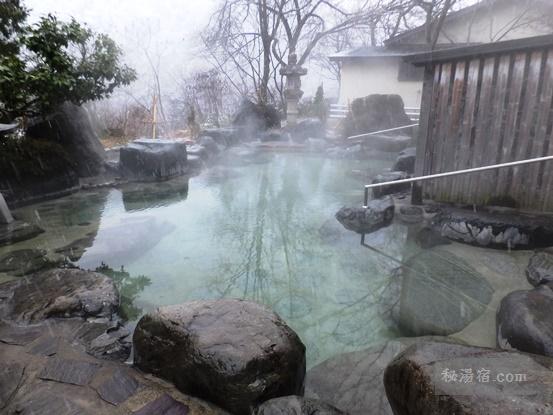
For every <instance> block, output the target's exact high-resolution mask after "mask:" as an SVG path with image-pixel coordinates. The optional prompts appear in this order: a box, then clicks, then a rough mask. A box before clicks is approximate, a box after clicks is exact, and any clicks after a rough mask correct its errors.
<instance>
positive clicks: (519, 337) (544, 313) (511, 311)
mask: <svg viewBox="0 0 553 415" xmlns="http://www.w3.org/2000/svg"><path fill="white" fill-rule="evenodd" d="M497 345H498V346H499V347H501V348H502V349H516V350H520V351H522V352H527V353H535V354H541V355H545V356H550V357H553V283H549V284H545V285H540V286H539V287H538V288H534V289H533V290H529V291H515V292H512V293H511V294H509V295H507V296H506V297H504V298H503V299H502V300H501V304H500V306H499V309H498V311H497Z"/></svg>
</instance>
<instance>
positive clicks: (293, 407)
mask: <svg viewBox="0 0 553 415" xmlns="http://www.w3.org/2000/svg"><path fill="white" fill-rule="evenodd" d="M253 415H345V412H342V411H340V410H339V409H337V408H335V407H333V406H331V405H329V404H327V403H324V402H322V401H318V400H315V399H307V398H303V397H301V396H285V397H282V398H274V399H269V400H268V401H267V402H265V403H263V404H261V405H260V406H259V407H258V408H257V409H256V410H255V411H254V412H253Z"/></svg>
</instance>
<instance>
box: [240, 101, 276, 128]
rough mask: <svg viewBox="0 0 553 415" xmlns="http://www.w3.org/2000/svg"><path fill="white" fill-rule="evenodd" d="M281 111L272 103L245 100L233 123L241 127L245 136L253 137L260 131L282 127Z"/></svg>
mask: <svg viewBox="0 0 553 415" xmlns="http://www.w3.org/2000/svg"><path fill="white" fill-rule="evenodd" d="M280 118H281V117H280V113H279V112H278V110H277V109H276V108H275V107H273V106H272V105H265V104H257V103H253V102H251V101H249V100H247V99H246V100H244V101H243V102H242V103H241V104H240V107H239V108H238V111H237V112H236V114H235V115H234V119H233V121H232V124H233V125H234V126H235V127H239V128H240V129H241V131H242V134H243V135H244V136H245V137H253V136H255V135H256V134H257V133H258V132H259V131H265V130H268V129H271V128H280Z"/></svg>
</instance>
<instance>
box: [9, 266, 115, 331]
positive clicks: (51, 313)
mask: <svg viewBox="0 0 553 415" xmlns="http://www.w3.org/2000/svg"><path fill="white" fill-rule="evenodd" d="M1 297H4V298H7V300H6V301H4V302H3V303H2V304H1V305H0V317H3V318H6V319H8V320H14V321H28V322H36V321H40V320H43V319H45V318H48V317H77V316H78V317H89V316H95V317H111V316H112V315H113V314H114V313H115V312H116V311H117V309H118V307H119V293H118V292H117V289H116V288H115V285H114V284H113V281H111V279H109V278H108V277H106V276H105V275H102V274H98V273H95V272H89V271H83V270H80V269H52V270H48V271H44V272H40V273H38V274H33V275H31V276H29V277H23V278H20V279H18V280H15V281H9V282H6V283H4V284H1V285H0V298H1Z"/></svg>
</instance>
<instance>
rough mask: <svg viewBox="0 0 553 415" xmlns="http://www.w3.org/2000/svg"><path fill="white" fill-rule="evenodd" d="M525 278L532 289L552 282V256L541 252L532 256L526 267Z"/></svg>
mask: <svg viewBox="0 0 553 415" xmlns="http://www.w3.org/2000/svg"><path fill="white" fill-rule="evenodd" d="M526 278H527V279H528V282H529V283H530V284H532V285H533V286H534V287H537V286H538V285H540V284H547V283H550V282H553V254H551V253H550V252H547V251H543V252H536V253H535V254H534V255H532V256H531V257H530V260H529V261H528V266H527V267H526Z"/></svg>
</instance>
